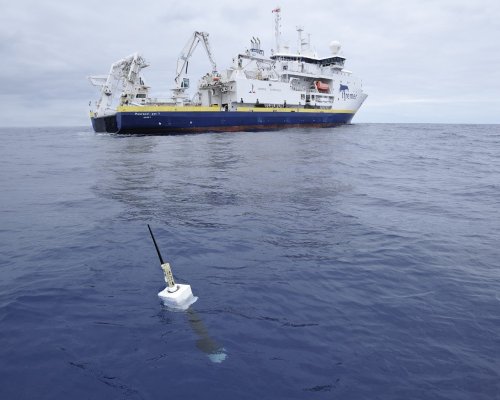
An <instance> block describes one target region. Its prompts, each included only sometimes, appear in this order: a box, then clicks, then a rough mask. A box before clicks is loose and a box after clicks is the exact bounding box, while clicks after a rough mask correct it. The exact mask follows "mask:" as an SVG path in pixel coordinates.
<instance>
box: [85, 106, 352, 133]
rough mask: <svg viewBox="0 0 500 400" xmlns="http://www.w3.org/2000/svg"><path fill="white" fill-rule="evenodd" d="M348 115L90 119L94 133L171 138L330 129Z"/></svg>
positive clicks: (174, 114) (239, 113) (181, 113)
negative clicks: (262, 131)
mask: <svg viewBox="0 0 500 400" xmlns="http://www.w3.org/2000/svg"><path fill="white" fill-rule="evenodd" d="M353 116H354V113H351V112H324V111H319V110H318V112H314V111H312V110H309V111H308V112H300V111H289V110H287V111H286V112H280V111H275V112H264V111H250V112H242V111H236V112H235V111H226V112H224V111H218V112H189V111H175V112H162V111H160V112H118V113H116V114H114V115H111V116H106V117H99V118H94V117H91V119H92V126H93V128H94V131H95V132H108V133H122V134H146V135H147V134H156V135H175V134H184V133H193V132H230V131H256V130H272V129H283V128H291V127H332V126H336V125H342V124H348V123H350V122H351V120H352V118H353Z"/></svg>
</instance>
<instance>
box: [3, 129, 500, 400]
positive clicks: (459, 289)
mask: <svg viewBox="0 0 500 400" xmlns="http://www.w3.org/2000/svg"><path fill="white" fill-rule="evenodd" d="M0 138H1V141H2V142H1V145H0V187H1V197H0V399H2V400H3V399H16V400H17V399H38V400H40V399H67V398H71V399H73V400H76V399H158V398H165V399H177V398H185V399H228V400H229V399H231V400H233V399H332V398H339V399H385V400H387V399H433V400H435V399H454V400H460V399H475V400H480V399H485V400H486V399H488V400H491V399H500V245H499V244H500V126H498V125H431V124H353V125H346V126H341V127H337V128H332V129H330V128H327V129H290V130H283V131H273V132H240V133H212V134H198V135H180V136H114V135H107V134H95V133H93V132H92V131H91V129H90V128H88V127H72V128H2V129H1V130H0ZM147 224H150V225H151V228H152V229H153V232H154V233H155V236H156V240H157V242H158V245H159V247H160V249H161V251H162V254H163V258H164V259H165V260H166V261H168V262H170V264H171V266H172V268H173V272H174V276H175V278H176V280H177V282H178V283H188V284H190V285H191V288H192V290H193V293H194V295H195V296H197V297H198V301H197V302H196V303H194V304H193V305H192V306H191V308H190V309H189V310H188V311H184V312H182V311H173V310H170V309H168V308H166V307H165V306H163V305H162V303H161V302H160V300H159V298H158V296H157V293H158V292H159V291H161V290H162V289H163V288H164V287H165V283H164V280H163V273H162V270H161V269H160V265H159V261H158V258H157V255H156V252H155V249H154V246H153V243H152V241H151V238H150V236H149V232H148V229H147Z"/></svg>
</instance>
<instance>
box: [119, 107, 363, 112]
mask: <svg viewBox="0 0 500 400" xmlns="http://www.w3.org/2000/svg"><path fill="white" fill-rule="evenodd" d="M117 111H118V112H223V111H222V110H221V108H220V107H219V106H211V107H204V106H119V107H118V108H117ZM236 111H237V112H266V113H269V112H299V113H328V114H354V113H355V111H354V110H335V109H318V108H298V107H288V108H272V107H237V108H236Z"/></svg>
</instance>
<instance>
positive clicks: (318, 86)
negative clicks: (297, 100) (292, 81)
mask: <svg viewBox="0 0 500 400" xmlns="http://www.w3.org/2000/svg"><path fill="white" fill-rule="evenodd" d="M314 85H315V86H316V89H318V90H319V91H320V92H328V91H329V90H330V85H328V83H324V82H321V81H314Z"/></svg>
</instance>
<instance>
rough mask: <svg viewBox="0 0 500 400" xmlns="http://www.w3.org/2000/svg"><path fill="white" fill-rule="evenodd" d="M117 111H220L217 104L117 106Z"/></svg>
mask: <svg viewBox="0 0 500 400" xmlns="http://www.w3.org/2000/svg"><path fill="white" fill-rule="evenodd" d="M117 111H118V112H176V111H181V112H196V111H199V112H217V111H220V107H219V106H212V107H203V106H119V107H118V108H117Z"/></svg>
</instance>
